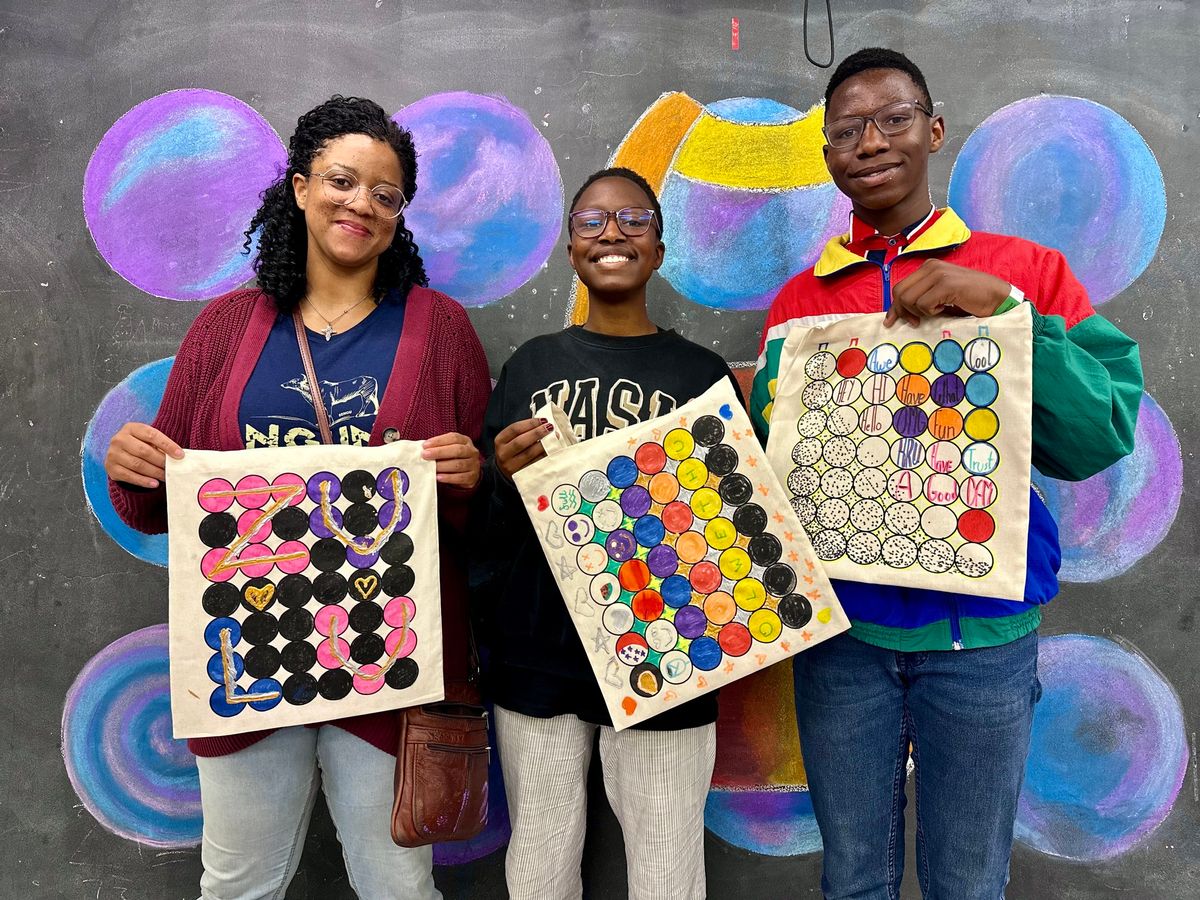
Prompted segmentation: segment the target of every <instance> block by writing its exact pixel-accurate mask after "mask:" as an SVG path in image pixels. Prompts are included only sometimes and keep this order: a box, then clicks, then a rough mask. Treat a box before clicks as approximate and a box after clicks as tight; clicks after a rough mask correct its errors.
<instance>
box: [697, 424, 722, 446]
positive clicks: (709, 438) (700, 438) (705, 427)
mask: <svg viewBox="0 0 1200 900" xmlns="http://www.w3.org/2000/svg"><path fill="white" fill-rule="evenodd" d="M692 437H694V438H695V439H696V443H697V444H699V445H700V446H701V447H712V446H713V445H715V444H719V443H721V438H723V437H725V426H724V425H722V424H721V420H720V419H718V418H717V417H716V416H701V417H700V418H698V419H697V420H696V421H695V423H694V424H693V425H692Z"/></svg>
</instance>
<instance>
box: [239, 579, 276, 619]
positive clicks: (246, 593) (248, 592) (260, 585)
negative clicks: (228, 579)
mask: <svg viewBox="0 0 1200 900" xmlns="http://www.w3.org/2000/svg"><path fill="white" fill-rule="evenodd" d="M278 590H279V589H278V588H276V587H275V584H274V583H273V582H272V581H271V579H270V578H261V577H260V578H251V579H250V580H249V581H247V582H246V583H245V584H243V585H242V608H243V609H245V610H246V611H247V612H251V613H256V612H261V611H262V610H264V609H270V608H271V607H272V606H274V605H275V595H276V593H278ZM252 601H253V602H252Z"/></svg>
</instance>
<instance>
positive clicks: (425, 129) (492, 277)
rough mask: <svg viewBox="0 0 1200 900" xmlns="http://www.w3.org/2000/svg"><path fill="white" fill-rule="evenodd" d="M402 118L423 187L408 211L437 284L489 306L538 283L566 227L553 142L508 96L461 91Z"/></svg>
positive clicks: (410, 109) (467, 301)
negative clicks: (537, 277) (536, 277)
mask: <svg viewBox="0 0 1200 900" xmlns="http://www.w3.org/2000/svg"><path fill="white" fill-rule="evenodd" d="M392 118H393V119H394V120H395V121H396V122H397V123H398V124H399V125H401V126H402V127H404V128H407V129H408V130H409V131H411V132H412V135H413V141H414V143H415V144H416V147H417V154H418V157H419V160H420V164H419V174H418V176H417V183H418V185H419V190H418V191H417V194H416V196H415V197H414V198H413V201H412V203H411V205H410V206H409V207H408V209H407V210H406V211H405V214H404V219H405V222H406V223H407V225H408V227H409V228H410V229H411V230H412V232H413V235H414V236H415V238H416V241H417V244H418V245H419V246H420V248H421V256H422V257H423V258H424V260H425V270H426V271H427V272H428V274H429V283H430V285H431V286H432V287H436V288H438V289H439V290H443V291H445V292H446V293H448V294H450V295H451V296H452V297H454V298H455V299H457V300H458V301H460V302H461V303H463V304H464V305H466V306H485V305H487V304H488V303H491V302H493V301H495V300H498V299H500V298H501V297H504V296H506V295H508V294H511V293H512V292H513V291H515V290H516V289H517V288H519V287H521V285H523V284H525V282H527V281H529V279H531V278H532V277H533V276H534V275H536V274H537V272H538V270H540V269H541V267H542V264H543V263H544V262H545V261H546V260H547V259H548V258H549V256H550V251H551V250H553V249H554V244H555V242H556V241H557V240H558V235H559V230H560V229H561V227H562V210H563V187H562V179H561V178H560V176H559V172H558V163H557V162H556V161H555V159H554V153H553V151H552V150H551V149H550V144H549V143H548V142H547V140H546V138H545V137H544V136H543V135H542V133H541V132H540V131H539V130H538V129H537V128H535V127H534V125H533V123H532V122H530V121H529V117H528V116H527V115H526V114H525V113H524V112H523V111H522V110H520V109H518V108H517V107H515V106H513V105H512V104H511V103H509V102H508V101H507V100H505V99H504V98H503V97H488V96H484V95H483V94H472V93H468V92H466V91H456V92H451V93H445V94H434V95H432V96H430V97H426V98H424V99H423V100H418V101H417V102H416V103H414V104H412V105H411V106H406V107H405V108H404V109H402V110H400V111H399V112H398V113H396V114H395V115H394V116H392Z"/></svg>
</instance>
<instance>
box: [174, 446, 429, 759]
mask: <svg viewBox="0 0 1200 900" xmlns="http://www.w3.org/2000/svg"><path fill="white" fill-rule="evenodd" d="M435 472H436V466H435V464H434V463H433V462H432V461H429V460H424V459H422V458H421V445H420V443H419V442H417V441H396V442H393V443H391V444H386V445H384V446H380V447H349V446H337V445H310V446H303V447H292V448H272V449H255V450H241V451H200V450H189V451H187V453H186V454H185V455H184V457H183V459H179V460H176V459H172V458H170V457H168V459H167V479H166V481H167V507H168V512H167V515H168V522H169V527H168V536H169V575H170V617H169V619H170V661H171V714H172V721H173V723H174V734H175V737H177V738H178V737H216V736H222V735H230V734H239V733H242V732H247V731H258V730H262V729H267V728H280V727H284V726H288V725H303V724H310V723H318V722H327V721H330V720H334V719H342V718H345V717H348V716H359V715H364V714H367V713H375V712H383V711H388V710H395V709H401V708H404V707H409V706H415V705H419V704H422V703H429V702H433V701H436V700H440V699H442V697H443V696H444V694H443V680H442V662H443V661H442V623H441V594H440V580H439V553H438V527H437V482H436V477H435Z"/></svg>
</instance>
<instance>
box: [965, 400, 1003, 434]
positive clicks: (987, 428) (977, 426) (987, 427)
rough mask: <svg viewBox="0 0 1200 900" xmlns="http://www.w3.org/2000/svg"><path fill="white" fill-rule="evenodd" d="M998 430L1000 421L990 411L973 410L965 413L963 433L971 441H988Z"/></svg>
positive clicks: (985, 409)
mask: <svg viewBox="0 0 1200 900" xmlns="http://www.w3.org/2000/svg"><path fill="white" fill-rule="evenodd" d="M999 430H1000V420H999V419H998V418H997V417H996V414H995V413H994V412H992V411H991V410H990V409H987V408H984V409H973V410H971V411H970V412H969V413H967V418H966V420H965V421H964V422H963V431H965V432H966V433H967V437H969V438H970V439H971V440H973V441H990V440H991V439H992V438H994V437H995V436H996V432H998V431H999Z"/></svg>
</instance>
